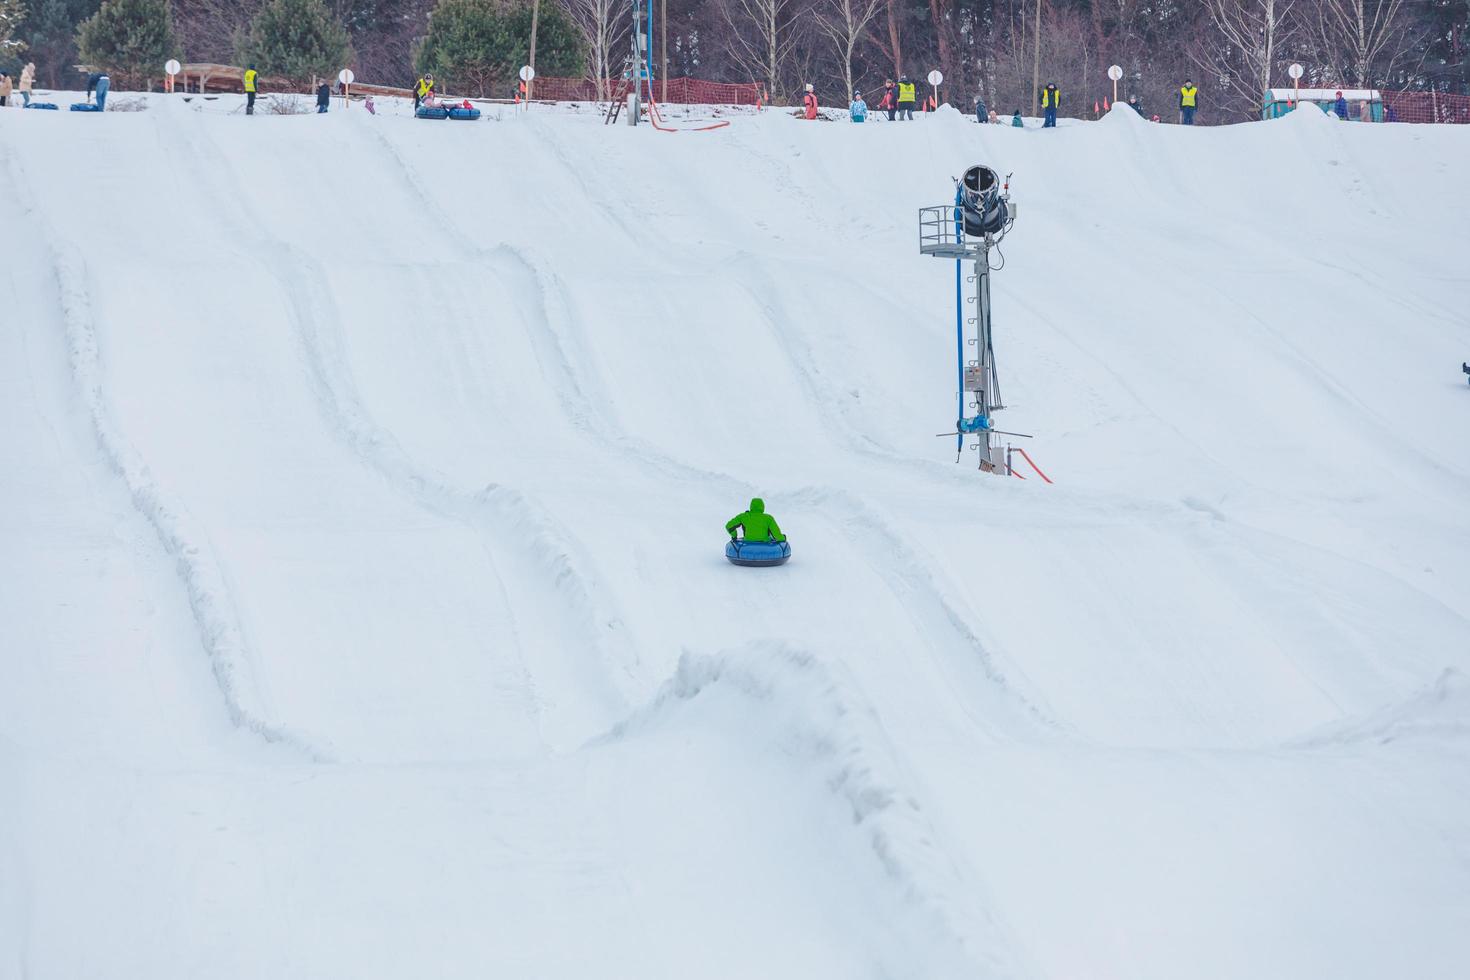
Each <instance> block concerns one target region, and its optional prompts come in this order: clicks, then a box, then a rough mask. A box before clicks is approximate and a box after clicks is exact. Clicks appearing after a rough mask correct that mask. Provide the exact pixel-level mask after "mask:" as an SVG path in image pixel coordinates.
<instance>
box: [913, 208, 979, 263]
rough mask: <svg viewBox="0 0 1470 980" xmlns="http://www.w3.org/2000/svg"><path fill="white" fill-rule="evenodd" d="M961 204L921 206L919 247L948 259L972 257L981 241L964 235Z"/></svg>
mask: <svg viewBox="0 0 1470 980" xmlns="http://www.w3.org/2000/svg"><path fill="white" fill-rule="evenodd" d="M964 228H965V226H964V222H963V219H962V217H961V215H960V208H959V206H958V205H955V204H941V205H939V206H938V207H932V208H920V209H919V251H920V252H922V253H923V254H924V255H933V256H936V257H938V258H945V259H965V258H973V257H974V255H975V253H976V252H977V251H978V250H979V248H980V246H981V244H982V242H981V240H980V239H969V238H967V237H966V236H965V231H964Z"/></svg>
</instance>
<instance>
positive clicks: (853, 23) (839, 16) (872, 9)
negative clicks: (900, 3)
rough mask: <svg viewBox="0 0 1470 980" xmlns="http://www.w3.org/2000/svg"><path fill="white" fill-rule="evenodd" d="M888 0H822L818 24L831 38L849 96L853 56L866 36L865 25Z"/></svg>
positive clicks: (852, 89)
mask: <svg viewBox="0 0 1470 980" xmlns="http://www.w3.org/2000/svg"><path fill="white" fill-rule="evenodd" d="M886 2H887V0H825V3H824V4H823V9H822V11H821V13H820V14H819V16H818V20H817V24H818V25H819V26H820V27H821V29H822V33H824V34H826V35H827V37H828V38H830V39H831V41H832V45H833V46H834V47H835V48H836V49H837V56H838V58H840V59H841V61H842V73H843V75H842V77H843V81H844V82H845V83H846V88H845V89H843V91H845V92H846V93H847V94H848V96H851V95H852V93H853V91H854V84H853V74H852V57H853V53H854V52H855V51H856V50H857V48H858V45H859V44H861V43H862V42H863V40H864V39H865V38H866V36H867V31H868V25H869V24H871V23H872V22H873V20H874V18H876V17H877V16H878V12H879V11H880V10H882V9H883V6H884V4H885V3H886Z"/></svg>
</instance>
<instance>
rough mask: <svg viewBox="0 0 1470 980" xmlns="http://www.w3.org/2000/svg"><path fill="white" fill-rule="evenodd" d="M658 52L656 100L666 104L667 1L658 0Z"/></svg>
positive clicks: (667, 84)
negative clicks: (658, 89) (658, 92)
mask: <svg viewBox="0 0 1470 980" xmlns="http://www.w3.org/2000/svg"><path fill="white" fill-rule="evenodd" d="M658 51H659V55H658V59H659V61H660V62H661V64H660V65H659V69H658V71H659V75H658V77H659V79H660V85H661V86H662V89H661V91H660V94H659V97H658V100H659V101H660V102H667V101H669V0H659V5H658ZM685 90H686V91H687V90H688V85H687V84H686V85H685ZM684 98H686V99H687V98H689V96H687V95H686V96H684Z"/></svg>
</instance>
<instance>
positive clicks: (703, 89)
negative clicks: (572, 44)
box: [531, 75, 761, 105]
mask: <svg viewBox="0 0 1470 980" xmlns="http://www.w3.org/2000/svg"><path fill="white" fill-rule="evenodd" d="M531 85H532V88H531V97H532V98H533V99H548V100H551V101H554V102H595V101H598V99H599V94H600V96H601V99H603V100H606V99H610V98H622V97H623V96H624V95H625V94H626V93H627V91H628V85H629V83H628V81H627V80H626V79H622V78H609V79H608V80H607V81H605V82H604V83H603V87H602V92H601V93H599V92H598V90H597V81H596V80H595V79H590V78H543V77H542V76H540V75H538V76H536V80H535V81H533V82H532V83H531ZM666 90H667V94H665V91H666ZM760 90H761V87H760V86H759V85H757V84H756V83H754V82H706V81H704V80H703V79H699V78H669V79H660V80H656V81H654V82H653V97H654V98H655V99H657V100H658V101H659V102H662V103H664V104H666V105H755V104H756V101H757V99H759V98H760ZM644 92H645V94H646V92H647V89H645V90H644Z"/></svg>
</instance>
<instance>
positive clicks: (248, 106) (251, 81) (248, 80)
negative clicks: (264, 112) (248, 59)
mask: <svg viewBox="0 0 1470 980" xmlns="http://www.w3.org/2000/svg"><path fill="white" fill-rule="evenodd" d="M259 90H260V72H258V71H256V70H255V66H254V65H251V66H250V67H249V68H246V69H245V115H247V116H253V115H255V95H256V93H257V92H258V91H259Z"/></svg>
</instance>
